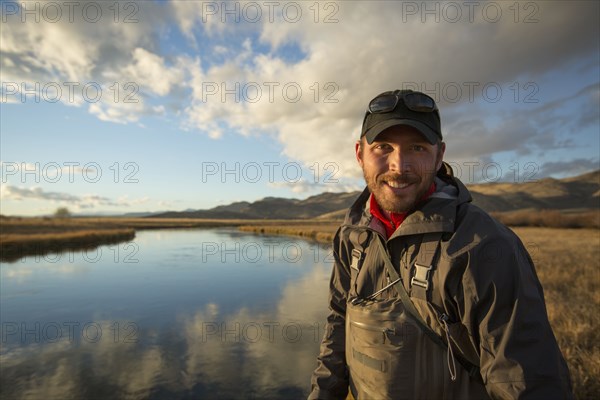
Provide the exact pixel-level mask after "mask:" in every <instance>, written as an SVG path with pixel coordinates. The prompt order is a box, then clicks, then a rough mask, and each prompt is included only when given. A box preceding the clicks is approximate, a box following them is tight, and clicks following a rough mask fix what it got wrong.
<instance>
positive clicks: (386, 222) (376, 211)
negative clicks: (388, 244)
mask: <svg viewBox="0 0 600 400" xmlns="http://www.w3.org/2000/svg"><path fill="white" fill-rule="evenodd" d="M434 192H435V183H431V186H430V187H429V190H428V191H427V193H425V194H424V195H423V197H421V198H420V199H419V203H421V202H423V201H425V200H427V199H428V198H429V196H431V195H432V194H433V193H434ZM369 209H370V211H371V215H372V216H374V217H375V218H377V219H378V220H379V221H381V223H382V224H383V226H384V227H385V233H386V235H387V237H388V238H389V237H390V236H392V233H394V231H395V230H396V229H397V228H398V227H399V226H400V224H402V222H404V219H405V218H406V216H407V215H408V214H409V213H395V212H391V213H389V214H390V218H391V219H387V218H386V217H385V216H384V215H383V212H382V211H381V208H379V204H377V200H375V196H373V195H371V199H370V201H369Z"/></svg>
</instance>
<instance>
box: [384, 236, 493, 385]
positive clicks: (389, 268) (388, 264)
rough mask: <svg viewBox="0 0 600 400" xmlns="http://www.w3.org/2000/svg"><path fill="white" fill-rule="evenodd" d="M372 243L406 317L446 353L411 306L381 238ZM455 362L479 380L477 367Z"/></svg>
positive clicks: (469, 363)
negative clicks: (394, 282)
mask: <svg viewBox="0 0 600 400" xmlns="http://www.w3.org/2000/svg"><path fill="white" fill-rule="evenodd" d="M374 241H375V242H376V245H377V248H378V250H379V254H381V257H382V258H383V263H384V264H385V268H386V269H387V271H388V274H389V275H390V277H391V278H392V279H393V280H398V282H397V283H396V284H395V285H394V287H395V288H396V290H397V291H398V294H399V295H400V301H402V305H404V309H405V310H406V312H407V313H408V315H410V316H411V317H412V319H413V321H415V323H416V324H417V325H418V326H419V327H420V328H421V330H422V331H423V332H424V333H425V334H426V335H427V336H428V337H429V338H430V339H431V340H433V342H434V343H436V344H437V345H439V346H441V347H442V348H443V349H444V350H446V351H448V344H446V343H445V342H444V340H443V339H442V338H441V337H440V336H438V334H437V333H435V331H434V330H433V329H431V327H429V325H427V322H425V321H424V320H423V317H421V314H419V312H418V311H417V309H416V308H415V305H414V304H413V302H412V300H411V299H410V297H408V293H407V292H406V288H405V287H404V284H403V283H402V280H401V278H400V276H399V275H398V272H397V271H396V269H395V268H394V266H393V264H392V260H390V256H389V254H388V252H387V249H386V246H385V245H384V244H383V242H382V239H381V237H380V236H379V235H375V239H374ZM457 360H458V362H460V364H461V365H462V366H463V367H464V368H465V369H466V370H467V371H468V373H469V376H471V377H473V378H478V379H481V375H480V372H479V367H478V366H477V365H474V364H472V363H471V362H469V361H467V360H465V359H463V358H462V357H457Z"/></svg>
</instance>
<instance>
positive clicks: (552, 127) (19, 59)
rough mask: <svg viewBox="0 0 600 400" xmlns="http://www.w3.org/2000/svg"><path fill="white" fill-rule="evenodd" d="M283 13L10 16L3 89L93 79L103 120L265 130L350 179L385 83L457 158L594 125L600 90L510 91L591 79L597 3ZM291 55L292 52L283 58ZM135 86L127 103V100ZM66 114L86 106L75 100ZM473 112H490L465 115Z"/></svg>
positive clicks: (146, 9)
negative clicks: (568, 75)
mask: <svg viewBox="0 0 600 400" xmlns="http://www.w3.org/2000/svg"><path fill="white" fill-rule="evenodd" d="M92 3H93V2H92ZM96 3H97V2H96ZM292 3H293V7H291V6H290V5H291V4H292ZM292 3H289V4H288V3H282V4H279V3H278V5H276V6H274V9H273V10H271V9H269V7H267V6H266V5H265V4H263V3H256V2H246V1H244V2H232V3H219V2H184V1H177V2H170V3H162V2H158V3H156V2H139V3H135V4H136V5H137V7H139V9H138V11H137V13H136V14H135V18H136V21H137V22H136V23H122V22H121V23H114V22H113V21H110V18H109V19H108V20H105V21H102V23H98V24H90V23H87V22H86V21H83V20H81V18H79V19H77V20H76V21H75V22H74V23H67V22H65V21H62V20H61V21H60V23H45V22H42V23H40V24H36V25H35V26H34V27H33V28H32V25H31V24H29V23H22V22H21V19H20V18H18V16H17V18H9V19H8V21H7V23H6V24H4V25H5V29H3V30H2V33H1V35H2V38H1V39H2V40H1V45H0V46H1V51H2V56H3V57H2V58H3V64H2V67H3V68H2V80H3V81H8V82H22V81H26V82H36V81H39V82H42V83H43V82H52V81H58V82H64V81H66V80H73V81H77V82H81V83H82V84H84V83H86V82H89V81H93V82H98V83H99V84H100V86H101V87H102V88H103V92H104V93H106V94H108V95H107V96H103V97H102V99H101V100H100V101H98V102H94V103H89V102H88V103H89V105H88V110H89V112H90V113H92V114H93V115H95V116H96V117H97V118H99V119H101V120H105V121H112V122H117V123H140V119H142V118H144V117H146V116H152V115H163V114H164V113H165V112H174V113H175V114H176V115H177V117H178V118H179V120H180V123H181V126H182V127H183V128H184V129H187V130H195V131H199V132H201V133H203V134H206V135H208V136H209V137H211V138H213V139H220V138H223V137H224V136H225V134H226V133H230V132H231V131H234V132H237V133H239V134H241V135H246V136H248V135H269V136H271V137H273V138H275V139H276V140H277V141H279V143H280V144H281V146H282V152H283V155H285V156H287V157H288V158H290V159H293V160H297V161H300V162H302V163H304V164H305V165H307V166H308V165H312V164H314V162H335V163H336V164H338V165H339V166H340V174H341V176H345V177H355V178H359V177H360V176H361V173H360V171H359V168H358V166H357V165H356V163H355V161H354V157H353V150H352V149H353V143H354V141H355V140H356V139H357V137H358V133H359V130H360V124H361V120H362V116H363V113H364V109H365V105H366V103H367V101H368V100H369V99H370V98H372V97H373V96H374V95H375V94H377V93H379V92H382V91H384V90H389V89H390V88H402V87H411V88H418V89H421V90H424V91H429V92H432V94H433V95H434V96H435V97H437V98H438V100H439V101H440V106H441V109H442V116H443V119H444V123H445V124H446V125H445V129H447V131H448V143H449V147H450V145H452V146H451V148H455V150H453V151H456V154H457V155H458V156H459V157H463V158H464V157H470V158H482V157H488V156H489V155H490V154H493V153H496V152H515V154H517V155H528V154H530V153H531V152H533V151H536V150H539V149H545V148H548V147H551V146H554V145H556V143H569V142H568V139H566V138H564V137H563V136H561V135H562V133H560V132H558V131H557V129H560V128H561V124H562V125H564V126H566V127H567V128H568V129H569V130H571V131H577V129H578V128H582V127H587V128H589V127H590V126H591V127H593V126H595V125H597V123H598V112H597V109H598V89H597V84H596V86H593V85H592V87H589V86H588V87H587V88H586V87H585V86H584V87H580V86H577V85H575V86H566V87H565V89H564V90H563V92H564V96H565V97H566V98H569V97H570V96H571V97H572V96H576V95H577V94H579V93H581V94H582V97H587V98H589V99H591V101H590V102H588V103H586V104H584V106H583V107H582V108H580V109H577V110H575V113H574V114H571V113H567V112H565V111H564V110H562V111H561V109H560V108H554V107H552V106H551V105H548V104H547V103H548V102H545V106H546V107H547V109H545V110H542V108H543V107H544V106H542V107H541V108H540V109H538V110H535V109H533V108H532V107H533V106H529V105H526V104H522V103H518V104H508V103H510V101H509V99H508V97H510V96H511V95H512V92H511V90H514V86H512V85H514V84H515V83H517V86H518V88H519V89H521V90H523V89H524V87H523V84H524V83H533V84H534V85H537V86H536V87H537V88H538V89H539V90H540V93H544V94H545V95H547V91H546V92H544V91H543V89H544V86H543V85H542V83H544V82H546V83H548V82H552V83H554V82H555V81H556V79H555V78H553V77H554V76H560V75H561V71H565V70H568V71H580V72H581V73H584V72H586V71H587V72H588V73H589V71H595V70H597V69H598V37H599V36H600V32H599V30H600V28H599V26H598V24H597V20H596V19H597V18H596V16H597V15H598V12H599V7H600V6H599V4H598V3H597V2H588V1H580V2H567V1H552V2H549V1H541V2H527V3H510V2H477V3H469V5H467V3H462V2H435V3H432V5H428V6H426V3H423V2H375V3H374V2H366V1H357V2H327V3H318V4H317V3H315V4H314V5H313V4H312V3H302V2H292ZM111 4H112V3H106V4H104V3H102V7H103V9H102V10H103V13H104V15H107V16H112V13H114V11H113V10H112V9H110V8H109V7H110V5H111ZM128 4H129V3H128ZM256 5H258V7H259V9H256ZM215 7H216V8H215ZM227 7H228V8H227ZM252 7H254V8H252ZM286 7H287V8H286ZM297 7H300V10H299V11H298V10H296V8H297ZM411 7H413V8H411ZM415 7H416V8H415ZM425 7H430V9H434V11H433V12H427V10H426V9H425ZM511 7H512V8H511ZM113 8H114V7H113ZM227 10H230V12H229V13H228V12H227ZM231 10H233V11H232V12H231ZM257 10H258V11H260V12H261V16H260V18H258V19H257V20H255V21H253V20H252V18H253V16H255V15H256V14H255V12H256V11H257ZM271 11H272V12H271ZM296 16H299V18H297V19H295V17H296ZM111 18H112V17H111ZM119 18H123V15H121V16H120V17H119ZM235 20H239V22H238V23H234V21H235ZM177 29H178V30H179V32H180V33H182V34H183V37H184V39H182V40H181V39H179V40H180V41H181V42H179V40H175V38H176V37H177V36H178V33H179V32H176V30H177ZM161 35H163V38H161ZM165 44H167V45H165ZM286 48H293V49H297V50H295V53H298V54H299V55H300V58H297V57H287V56H286V51H285V49H286ZM115 82H117V83H118V87H119V88H120V89H121V90H120V92H119V95H118V96H116V99H115V98H112V97H114V91H115V90H114V89H112V91H111V89H110V88H111V87H112V86H111V85H113V84H114V83H115ZM128 83H133V84H134V85H137V86H135V90H134V89H132V88H131V86H130V87H129V89H128V88H125V84H128ZM579 85H581V82H579ZM496 86H498V87H500V88H501V89H502V90H503V93H504V98H503V101H502V102H499V103H498V104H495V103H493V102H490V101H488V100H486V96H488V95H489V93H487V92H486V91H485V90H484V89H485V88H490V87H491V88H492V91H491V93H493V89H494V88H495V87H496ZM594 87H595V88H594ZM457 88H458V89H459V90H460V96H459V97H458V98H456V97H452V96H451V95H450V94H451V93H454V92H453V91H455V90H456V89H457ZM133 91H135V99H136V100H137V101H136V102H125V101H124V97H125V96H127V95H131V94H132V93H133ZM525 94H527V93H525ZM109 95H110V96H109ZM17 96H18V95H17ZM7 102H15V99H14V98H12V97H11V98H10V99H7ZM486 102H487V103H488V104H485V103H486ZM70 104H71V105H85V104H86V101H85V99H84V98H83V97H82V96H81V94H78V95H77V96H76V98H75V100H74V101H73V102H72V103H70ZM481 106H485V107H483V108H485V112H484V113H482V114H478V116H477V117H474V116H473V115H474V113H475V112H478V109H479V108H480V107H481ZM459 111H460V112H461V113H466V114H465V115H461V113H459ZM532 112H533V114H532ZM567 114H569V115H568V116H567ZM479 115H481V116H479ZM489 115H492V117H495V118H496V120H495V121H491V120H490V119H489ZM499 118H502V119H503V121H498V119H499ZM561 132H562V131H561ZM475 137H476V138H477V140H473V138H475Z"/></svg>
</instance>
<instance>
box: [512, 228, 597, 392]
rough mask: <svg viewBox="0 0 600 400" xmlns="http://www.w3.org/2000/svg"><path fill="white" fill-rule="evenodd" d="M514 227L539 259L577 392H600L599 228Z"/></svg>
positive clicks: (552, 317) (554, 323)
mask: <svg viewBox="0 0 600 400" xmlns="http://www.w3.org/2000/svg"><path fill="white" fill-rule="evenodd" d="M513 230H514V231H515V232H516V233H517V235H519V237H520V238H521V240H522V241H523V243H525V245H526V247H527V249H528V251H529V252H530V254H531V256H532V258H533V260H534V262H535V266H536V270H537V272H538V276H539V278H540V281H541V282H542V286H543V287H544V294H545V298H546V305H547V307H548V316H549V318H550V323H551V324H552V328H553V329H554V334H555V335H556V339H557V340H558V344H559V346H560V348H561V350H562V352H563V354H564V356H565V358H566V360H567V363H568V364H569V369H570V371H571V376H572V379H573V384H574V391H575V395H576V397H577V398H579V399H589V398H598V397H600V380H599V378H598V377H600V315H599V313H598V310H600V262H599V261H598V260H600V231H598V230H592V229H551V228H514V229H513Z"/></svg>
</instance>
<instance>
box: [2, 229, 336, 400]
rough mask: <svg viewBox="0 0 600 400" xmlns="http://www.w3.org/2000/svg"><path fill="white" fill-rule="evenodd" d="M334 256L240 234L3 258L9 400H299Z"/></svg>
mask: <svg viewBox="0 0 600 400" xmlns="http://www.w3.org/2000/svg"><path fill="white" fill-rule="evenodd" d="M331 264H332V255H331V250H330V249H329V248H327V247H323V246H322V245H318V244H316V243H312V242H307V241H304V240H301V239H296V238H287V237H281V236H277V237H275V236H255V235H251V234H246V233H242V232H239V231H236V230H233V229H212V230H210V229H204V230H199V229H190V230H155V231H140V232H138V233H137V235H136V238H135V240H134V241H132V242H128V243H121V244H118V245H111V246H102V247H99V248H97V249H95V250H88V251H82V252H67V253H61V254H50V255H46V256H31V257H26V258H23V259H21V260H18V261H16V262H13V263H1V264H0V274H1V275H0V278H1V280H0V285H1V286H0V296H1V297H0V300H1V302H0V303H1V305H0V319H1V327H2V338H1V340H2V347H1V352H0V362H1V366H2V367H1V368H2V373H1V374H0V388H1V389H0V395H1V396H0V397H2V398H25V399H42V398H43V399H69V398H75V399H95V398H111V399H119V398H122V399H138V398H139V399H142V398H143V399H172V398H202V399H227V398H232V399H233V398H235V399H247V398H255V399H280V398H290V399H301V398H306V396H307V395H308V392H309V389H310V374H311V372H312V370H313V369H314V368H315V367H316V356H317V354H318V348H319V342H320V340H321V337H322V335H323V333H324V322H325V317H326V314H327V296H328V293H327V290H328V281H329V275H330V270H331Z"/></svg>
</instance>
